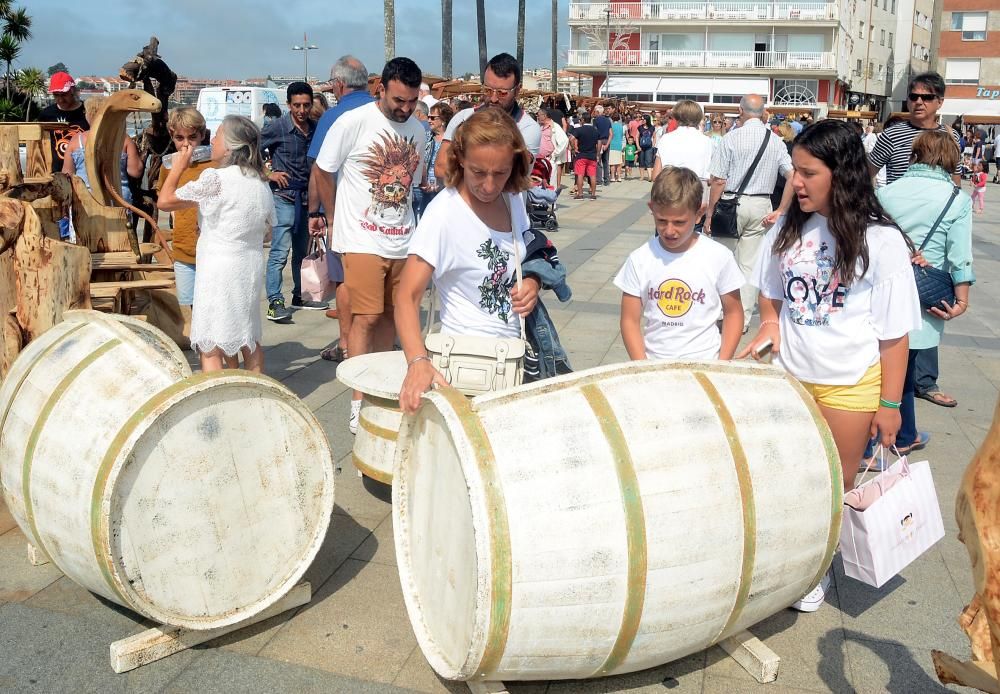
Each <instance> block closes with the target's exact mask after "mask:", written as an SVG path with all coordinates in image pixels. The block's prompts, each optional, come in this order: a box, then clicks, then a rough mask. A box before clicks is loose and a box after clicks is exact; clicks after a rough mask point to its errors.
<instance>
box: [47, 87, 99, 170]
mask: <svg viewBox="0 0 1000 694" xmlns="http://www.w3.org/2000/svg"><path fill="white" fill-rule="evenodd" d="M49 94H51V95H52V96H53V97H55V100H56V101H55V103H54V104H49V105H48V106H46V107H45V108H43V109H42V110H41V112H40V113H39V114H38V120H39V121H41V122H43V123H65V126H64V127H62V128H58V129H56V130H54V131H53V132H52V172H53V173H57V172H59V171H62V167H63V155H65V154H66V148H67V147H69V141H70V140H72V139H73V135H75V134H76V133H78V132H83V131H84V130H89V129H90V125H89V124H88V123H87V116H86V115H85V112H84V108H83V102H82V101H80V99H79V98H78V97H77V93H76V81H75V80H74V79H73V78H72V77H71V76H70V75H69V73H67V72H57V73H55V74H54V75H52V77H50V78H49Z"/></svg>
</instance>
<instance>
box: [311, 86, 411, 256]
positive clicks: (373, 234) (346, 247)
mask: <svg viewBox="0 0 1000 694" xmlns="http://www.w3.org/2000/svg"><path fill="white" fill-rule="evenodd" d="M426 141H427V136H426V134H425V131H424V126H422V125H421V124H420V121H418V120H417V119H416V118H413V117H411V118H409V120H407V121H406V122H405V123H396V122H394V121H391V120H389V119H388V118H386V117H385V116H384V115H382V111H381V109H379V107H378V103H377V102H372V103H370V104H365V105H364V106H359V107H358V108H356V109H354V110H352V111H348V112H347V113H344V114H343V115H341V116H340V118H338V119H337V120H336V122H334V124H333V125H332V126H331V127H330V130H329V132H327V135H326V137H325V138H324V140H323V146H322V147H320V150H319V156H318V157H316V164H317V165H318V166H319V168H321V169H323V170H324V171H328V172H334V171H338V172H339V174H338V178H337V205H336V211H335V213H334V218H333V250H335V251H337V252H340V253H372V254H374V255H378V256H381V257H383V258H405V257H406V249H407V246H408V245H409V241H410V234H411V232H412V231H413V227H414V217H413V204H412V202H413V201H412V198H411V193H410V190H411V188H412V186H413V182H414V181H420V180H421V178H422V177H423V166H424V163H423V159H424V156H423V155H424V143H425V142H426Z"/></svg>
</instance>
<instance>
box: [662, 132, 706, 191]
mask: <svg viewBox="0 0 1000 694" xmlns="http://www.w3.org/2000/svg"><path fill="white" fill-rule="evenodd" d="M714 151H715V147H714V145H713V144H712V138H710V137H708V136H706V135H705V134H704V133H703V132H701V131H700V130H698V128H689V127H686V126H681V127H678V128H677V129H676V130H674V131H673V132H672V133H664V134H663V135H662V136H661V137H660V140H659V144H658V145H657V150H656V156H657V157H659V158H660V163H661V164H662V165H663V166H664V168H665V167H667V166H674V167H678V168H685V169H691V170H692V171H694V173H695V175H696V176H697V177H698V178H700V179H701V180H702V181H707V180H708V169H709V167H710V166H711V164H712V152H714Z"/></svg>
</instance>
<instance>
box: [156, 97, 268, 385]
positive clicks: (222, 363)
mask: <svg viewBox="0 0 1000 694" xmlns="http://www.w3.org/2000/svg"><path fill="white" fill-rule="evenodd" d="M192 151H193V149H192V148H191V147H185V148H183V149H182V150H181V151H179V152H178V153H177V156H176V157H175V158H174V161H173V168H171V169H170V174H169V175H168V176H167V180H166V181H165V182H164V184H163V188H162V189H161V191H160V197H159V202H158V206H159V208H160V209H161V210H163V211H165V212H172V211H174V210H180V209H184V208H187V207H197V208H198V227H199V235H198V248H197V253H198V275H197V276H196V277H195V285H194V306H193V309H192V317H191V346H192V348H193V349H196V350H197V351H198V353H199V355H200V357H201V368H202V370H203V371H218V370H220V369H222V368H224V367H228V368H238V367H239V355H240V354H241V353H242V355H243V364H244V366H245V368H247V369H248V370H250V371H255V372H257V373H261V372H262V371H263V370H264V354H263V351H262V350H261V347H260V341H261V333H262V328H261V310H262V309H261V306H262V304H261V295H262V292H263V288H264V235H265V233H266V231H267V229H268V226H269V225H270V226H273V225H274V224H275V223H276V219H275V213H274V198H273V197H272V195H271V191H270V190H269V188H268V186H267V183H266V181H267V177H266V176H265V174H264V161H263V159H262V158H261V156H260V131H259V130H258V129H257V126H256V125H254V124H253V122H252V121H250V120H249V119H247V118H243V117H242V116H227V117H226V118H225V119H224V120H223V121H222V125H220V126H219V128H218V130H216V132H215V137H213V138H212V160H213V161H216V162H218V163H219V168H217V169H207V170H206V171H204V172H203V173H202V174H201V176H199V177H198V179H197V180H195V181H191V182H190V183H186V184H185V185H183V186H181V187H180V188H177V180H178V179H179V178H180V175H181V173H182V172H183V171H184V169H185V168H186V167H187V166H188V164H189V163H190V161H191V153H192Z"/></svg>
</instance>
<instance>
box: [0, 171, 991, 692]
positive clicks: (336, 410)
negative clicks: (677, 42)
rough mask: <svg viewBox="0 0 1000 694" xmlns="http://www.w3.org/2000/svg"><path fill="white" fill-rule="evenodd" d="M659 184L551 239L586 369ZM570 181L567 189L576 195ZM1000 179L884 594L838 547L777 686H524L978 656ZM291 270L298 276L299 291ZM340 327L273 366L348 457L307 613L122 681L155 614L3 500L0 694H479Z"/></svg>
mask: <svg viewBox="0 0 1000 694" xmlns="http://www.w3.org/2000/svg"><path fill="white" fill-rule="evenodd" d="M648 185H649V184H648V183H647V184H643V183H639V182H636V181H632V182H626V183H622V184H615V185H613V186H612V187H611V188H610V189H601V190H600V194H601V197H600V199H599V200H597V201H573V200H572V199H570V197H569V196H568V195H566V194H565V193H564V197H563V200H562V204H561V206H560V210H559V220H560V223H561V224H562V229H561V231H559V232H558V233H555V234H552V235H551V238H552V239H553V240H554V242H555V243H556V245H557V246H558V247H559V249H560V255H561V257H562V260H563V262H564V263H565V264H566V265H567V267H568V268H569V270H570V271H571V275H570V279H569V281H570V285H571V286H572V288H573V296H574V298H573V300H572V301H571V302H569V303H567V304H559V303H558V302H557V300H556V298H555V296H554V295H552V294H550V293H547V294H546V295H545V296H544V300H545V302H546V306H547V307H548V308H549V310H550V312H551V314H552V316H553V319H554V321H555V323H556V327H557V329H558V330H559V333H560V337H561V339H562V342H563V345H564V346H566V347H567V349H568V351H569V353H570V358H571V360H572V363H573V366H574V368H576V369H577V370H580V369H586V368H589V367H593V366H597V365H599V364H610V363H615V362H620V361H624V360H625V359H626V358H627V357H626V353H625V349H624V347H623V346H622V343H621V338H620V335H619V330H618V304H619V300H620V293H619V291H618V290H617V289H616V288H615V287H614V286H613V285H612V278H613V276H614V274H615V272H617V270H618V268H619V267H620V266H621V264H622V262H623V260H624V258H625V257H626V255H627V254H628V253H629V252H630V251H631V250H632V249H634V248H635V247H637V246H639V245H640V244H641V243H643V242H644V241H645V240H646V239H647V238H648V235H649V234H650V233H651V232H652V228H653V227H652V222H651V219H650V217H649V215H648V212H647V210H646V205H645V196H646V194H647V192H648ZM567 192H568V191H567ZM998 205H1000V186H996V185H992V184H991V185H990V186H989V188H988V190H987V214H986V216H984V217H977V218H976V220H975V228H974V234H975V263H976V265H975V270H976V274H977V276H978V278H979V281H978V283H977V284H976V285H975V286H974V287H973V289H972V292H971V300H970V303H971V306H972V308H971V310H970V312H969V313H968V314H967V315H965V316H963V317H962V318H960V319H959V320H957V321H955V322H954V323H952V324H950V325H949V326H948V331H947V334H946V336H945V340H944V343H943V345H942V348H941V379H940V383H941V387H942V389H943V390H944V391H945V392H947V393H949V394H951V395H954V396H955V397H956V398H957V399H958V401H959V405H958V407H956V408H954V409H945V408H941V407H937V406H935V405H932V404H930V403H927V402H925V401H922V400H918V401H917V414H918V423H919V426H920V428H921V429H925V430H928V431H930V432H931V434H932V439H931V442H930V445H929V446H928V447H927V449H926V450H924V451H921V452H920V453H918V454H917V455H916V456H915V457H914V460H923V459H927V460H930V461H931V464H932V468H933V473H934V480H935V483H936V485H937V489H938V495H939V500H940V502H941V507H942V511H943V515H944V525H945V530H946V532H947V536H946V537H945V539H944V540H943V541H941V542H940V543H938V544H937V545H936V546H935V547H934V548H932V549H931V550H930V551H929V552H927V553H926V554H925V555H924V556H922V557H921V558H920V559H918V560H917V561H916V562H915V563H913V564H912V565H911V566H910V567H908V568H907V569H906V570H905V571H904V572H903V573H902V574H901V575H900V576H897V577H896V578H895V579H893V580H892V581H891V582H889V583H888V584H887V585H886V586H884V587H883V588H882V589H880V590H875V589H873V588H870V587H868V586H866V585H864V584H862V583H859V582H857V581H854V580H852V579H849V578H846V577H845V576H844V574H843V570H842V566H841V563H840V560H839V557H838V558H835V560H834V571H835V580H834V587H833V589H832V590H831V591H830V594H829V596H828V601H827V603H826V604H825V605H824V606H823V607H822V608H821V609H820V610H819V611H818V612H816V613H815V614H798V613H795V612H792V611H791V610H785V611H783V612H780V613H779V614H777V615H775V616H774V617H772V618H770V619H768V620H766V621H764V622H762V623H760V624H758V625H757V626H755V627H753V628H752V629H751V631H752V632H753V633H754V634H755V635H756V636H758V637H759V638H760V639H761V640H762V641H764V643H766V644H767V645H768V646H769V647H770V648H771V649H772V650H773V651H774V652H775V653H776V654H778V655H779V656H780V657H781V669H780V672H779V676H778V681H777V682H776V683H772V684H769V685H758V684H757V683H756V682H755V681H754V680H753V679H751V678H750V676H749V675H747V674H746V673H745V672H744V671H743V670H742V669H741V668H740V667H739V666H738V665H737V664H736V663H735V662H734V661H733V660H731V659H730V658H729V657H728V656H726V655H725V653H724V652H723V651H722V650H721V649H720V648H718V647H713V648H710V649H709V650H707V651H705V652H702V653H697V654H695V655H692V656H689V657H687V658H685V659H683V660H680V661H677V662H674V663H670V664H668V665H664V666H662V667H659V668H656V669H653V670H647V671H643V672H639V673H635V674H631V675H625V676H621V677H612V678H607V679H600V680H589V681H572V682H552V683H531V684H525V685H518V684H512V685H511V687H510V688H511V691H513V692H545V691H547V692H552V693H553V694H555V693H562V692H567V693H569V692H618V691H629V692H662V691H665V690H672V691H678V692H720V693H721V692H725V693H730V692H757V691H760V692H770V693H774V694H777V693H778V692H800V691H801V692H805V691H811V692H828V691H834V692H852V691H857V692H884V691H890V692H907V693H912V692H933V691H947V690H945V689H944V688H943V687H941V686H940V685H939V684H938V683H937V680H936V678H935V677H934V674H933V666H932V664H931V657H930V651H931V649H933V648H936V649H941V650H944V651H946V652H948V653H950V654H952V655H954V656H956V657H958V658H960V659H967V658H969V656H970V653H969V645H968V641H967V639H966V637H965V635H964V634H963V633H962V631H961V630H960V629H959V627H958V625H957V623H956V618H957V616H958V613H959V612H960V611H961V610H962V608H963V606H964V605H965V604H966V603H967V602H968V600H969V598H970V597H971V595H972V581H971V572H970V568H969V560H968V556H967V554H966V552H965V549H964V547H963V546H962V545H961V544H960V543H959V542H958V540H957V539H956V534H957V528H956V524H955V519H954V512H953V508H954V499H955V494H956V491H957V489H958V485H959V482H960V480H961V476H962V473H963V471H964V469H965V466H966V465H967V464H968V462H969V460H970V458H971V457H972V455H973V453H974V452H975V450H976V448H977V447H978V445H979V444H980V442H981V441H982V439H983V437H984V435H985V433H986V431H987V429H988V428H989V425H990V422H991V419H992V415H993V408H994V405H995V403H996V401H997V389H998V387H1000V212H998V209H1000V208H998ZM289 286H290V282H287V283H286V296H287V292H288V287H289ZM335 336H336V321H332V320H329V319H327V318H326V317H325V316H324V315H323V313H322V312H318V311H299V312H297V313H296V314H295V316H294V323H293V324H290V325H274V324H267V325H266V326H265V335H264V338H265V345H266V359H267V372H268V374H269V375H271V376H273V377H274V378H277V379H279V380H280V381H282V382H283V383H284V384H285V385H287V386H288V387H289V388H291V389H292V390H293V391H294V392H295V393H296V394H298V395H299V396H300V397H301V398H302V399H303V400H304V401H305V402H306V403H307V404H308V405H309V407H310V408H311V409H312V410H313V411H315V413H316V414H317V416H318V418H319V420H320V422H321V423H322V425H323V427H324V428H325V430H326V433H327V435H328V437H329V439H330V444H331V446H332V447H333V451H334V454H335V457H336V459H337V460H338V461H340V462H339V466H340V469H339V474H338V475H337V478H336V483H337V487H336V500H337V505H336V510H335V515H334V518H333V522H332V524H331V527H330V531H329V534H328V536H327V539H326V542H325V544H324V546H323V548H322V550H321V551H320V554H319V557H318V558H317V559H316V561H315V563H314V564H313V565H312V567H311V568H310V569H309V571H308V573H307V574H306V578H307V579H308V580H309V581H311V582H312V585H313V590H314V598H313V600H312V602H311V603H309V604H308V605H306V606H304V607H302V608H299V609H298V610H295V611H292V612H290V613H286V614H284V615H281V616H278V617H274V618H272V619H271V620H269V621H267V622H264V623H262V624H259V625H255V626H251V627H249V628H247V629H244V630H242V631H239V632H236V633H234V634H231V635H229V636H226V637H223V638H221V639H219V640H217V641H214V642H211V643H209V644H208V645H206V646H201V647H198V648H195V649H192V650H189V651H185V652H182V653H179V654H177V655H174V656H171V657H169V658H167V659H166V660H163V661H160V662H157V663H153V664H151V665H148V666H145V667H142V668H140V669H138V670H135V671H132V672H130V673H127V674H122V675H115V674H114V672H113V671H112V670H111V667H110V665H109V662H108V644H110V643H111V642H112V641H115V640H118V639H121V638H123V637H126V636H129V635H131V634H134V633H137V632H139V631H141V630H143V629H145V628H147V627H148V626H150V624H148V623H145V622H143V621H142V620H141V619H140V618H138V617H137V616H136V615H134V614H132V613H130V612H128V611H126V610H124V609H122V608H119V607H118V606H116V605H113V604H110V603H107V602H105V601H104V600H101V599H99V598H96V597H94V596H93V595H91V594H90V593H88V592H87V591H85V590H84V589H82V588H80V587H78V586H77V585H76V584H74V583H73V582H71V581H70V580H69V579H67V578H65V577H64V576H62V575H61V574H60V573H59V572H58V571H57V570H56V569H55V568H53V567H52V565H46V566H41V567H32V566H31V565H30V564H29V563H28V558H27V555H26V552H25V539H24V536H23V535H22V534H21V531H20V530H19V529H18V528H17V527H16V525H15V523H14V521H13V519H12V518H11V516H10V514H9V513H8V512H7V510H6V508H5V507H4V506H3V504H2V502H0V691H15V692H29V691H30V692H160V691H164V692H188V691H198V692H221V691H225V692H393V691H404V690H416V691H422V692H442V691H454V692H462V691H467V689H466V688H465V686H464V685H462V684H460V683H446V682H442V681H441V680H439V679H438V678H437V677H436V676H435V674H434V673H433V671H432V670H431V669H430V667H429V666H428V665H427V663H426V662H425V660H424V657H423V655H422V654H421V652H420V649H419V648H418V647H417V643H416V639H415V638H414V636H413V632H412V630H411V628H410V624H409V621H408V619H407V616H406V610H405V608H404V605H403V598H402V593H401V591H400V587H399V580H398V577H397V573H396V567H395V557H394V551H393V540H392V519H391V515H390V499H389V496H390V490H389V488H388V487H385V486H383V485H381V484H378V483H375V482H371V481H365V482H363V481H362V480H361V479H360V478H358V476H357V475H356V474H355V472H354V468H353V467H352V465H351V462H350V457H349V456H350V451H351V446H352V444H353V437H352V436H351V435H350V433H349V432H348V430H347V418H348V408H349V404H348V403H349V399H350V393H349V392H348V391H347V389H346V388H345V387H344V386H343V385H342V384H340V383H338V382H337V380H336V365H335V364H332V363H329V362H325V361H323V360H321V359H320V358H319V351H320V350H321V349H322V348H323V347H325V346H326V345H327V344H328V343H329V342H330V341H331V340H332V339H333V338H334V337H335Z"/></svg>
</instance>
